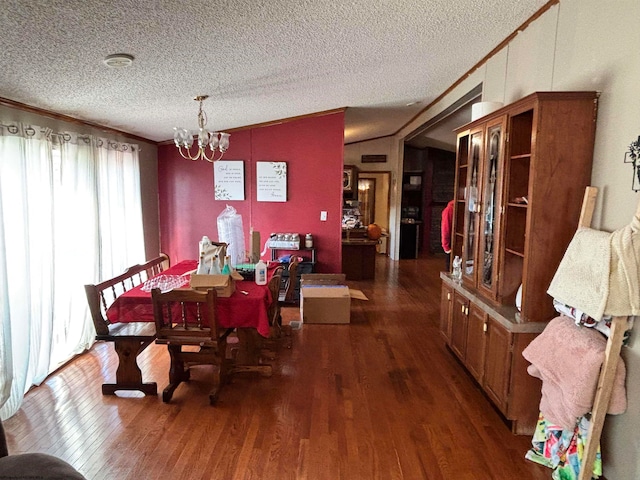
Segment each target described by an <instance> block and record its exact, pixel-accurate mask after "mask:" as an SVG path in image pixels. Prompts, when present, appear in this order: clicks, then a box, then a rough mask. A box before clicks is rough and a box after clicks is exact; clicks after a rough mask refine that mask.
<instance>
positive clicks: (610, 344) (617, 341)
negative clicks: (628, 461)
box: [578, 187, 640, 480]
mask: <svg viewBox="0 0 640 480" xmlns="http://www.w3.org/2000/svg"><path fill="white" fill-rule="evenodd" d="M597 196H598V189H597V188H596V187H587V188H586V191H585V193H584V199H583V202H582V211H581V212H580V221H579V223H578V226H579V227H591V220H592V219H593V210H594V207H595V203H596V197H597ZM636 214H640V203H639V204H638V209H637V210H636ZM627 324H628V317H613V319H612V320H611V331H610V333H609V339H608V340H607V347H606V349H605V354H604V362H603V364H602V368H601V370H600V377H599V379H598V386H597V388H596V394H595V398H594V402H593V408H592V410H591V423H590V425H589V433H588V437H587V445H586V447H585V450H584V456H583V457H582V464H581V466H580V476H579V477H578V480H591V478H592V474H593V463H594V462H595V459H596V454H597V452H598V447H599V446H600V435H601V434H602V427H603V426H604V420H605V417H606V416H607V410H608V409H609V402H610V400H611V393H612V391H613V383H614V378H615V374H616V369H617V368H618V361H619V360H620V350H621V348H622V341H623V339H624V333H625V331H626V329H627Z"/></svg>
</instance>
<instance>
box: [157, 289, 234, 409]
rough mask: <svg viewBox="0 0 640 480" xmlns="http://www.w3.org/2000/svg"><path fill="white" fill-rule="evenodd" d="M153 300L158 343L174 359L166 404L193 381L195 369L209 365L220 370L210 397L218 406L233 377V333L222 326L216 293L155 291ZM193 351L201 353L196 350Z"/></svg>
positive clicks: (163, 393)
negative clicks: (230, 347) (230, 351)
mask: <svg viewBox="0 0 640 480" xmlns="http://www.w3.org/2000/svg"><path fill="white" fill-rule="evenodd" d="M151 297H152V299H153V314H154V319H155V323H156V343H158V344H162V345H167V347H168V349H169V355H170V356H171V366H170V368H169V385H168V386H167V387H166V388H165V389H164V391H163V392H162V401H163V402H165V403H168V402H169V401H170V400H171V397H172V396H173V392H174V391H175V389H176V388H177V387H178V385H180V383H182V382H183V381H187V380H189V376H190V373H189V367H190V366H191V365H201V364H207V365H214V366H217V367H218V368H216V369H215V372H216V373H215V374H214V377H213V381H214V386H213V389H212V390H211V393H210V394H209V401H210V403H211V404H212V405H213V404H215V402H216V401H217V399H218V395H219V393H220V389H221V388H222V385H223V384H224V383H226V382H227V380H228V376H229V370H230V365H229V361H228V360H227V336H228V335H229V333H231V330H224V329H222V328H220V327H219V326H218V323H217V318H216V299H217V296H216V291H215V290H214V289H210V290H207V291H206V292H205V291H197V290H191V289H176V290H172V291H170V292H167V293H161V292H160V290H159V289H154V290H152V292H151ZM184 347H187V350H184ZM193 347H197V348H198V349H197V350H194V348H193Z"/></svg>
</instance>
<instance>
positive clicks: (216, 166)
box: [213, 160, 244, 200]
mask: <svg viewBox="0 0 640 480" xmlns="http://www.w3.org/2000/svg"><path fill="white" fill-rule="evenodd" d="M213 186H214V197H213V198H214V200H244V162H243V161H242V160H218V161H216V162H214V163H213Z"/></svg>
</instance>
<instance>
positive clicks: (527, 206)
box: [507, 202, 529, 210]
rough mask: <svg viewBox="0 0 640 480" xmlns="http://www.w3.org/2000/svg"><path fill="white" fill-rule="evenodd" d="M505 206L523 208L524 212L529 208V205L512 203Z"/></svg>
mask: <svg viewBox="0 0 640 480" xmlns="http://www.w3.org/2000/svg"><path fill="white" fill-rule="evenodd" d="M507 206H508V207H513V208H524V209H525V210H526V209H527V208H529V205H527V204H526V203H512V202H509V203H507Z"/></svg>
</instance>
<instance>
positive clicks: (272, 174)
mask: <svg viewBox="0 0 640 480" xmlns="http://www.w3.org/2000/svg"><path fill="white" fill-rule="evenodd" d="M256 181H257V195H256V199H257V200H258V202H286V201H287V162H256Z"/></svg>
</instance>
